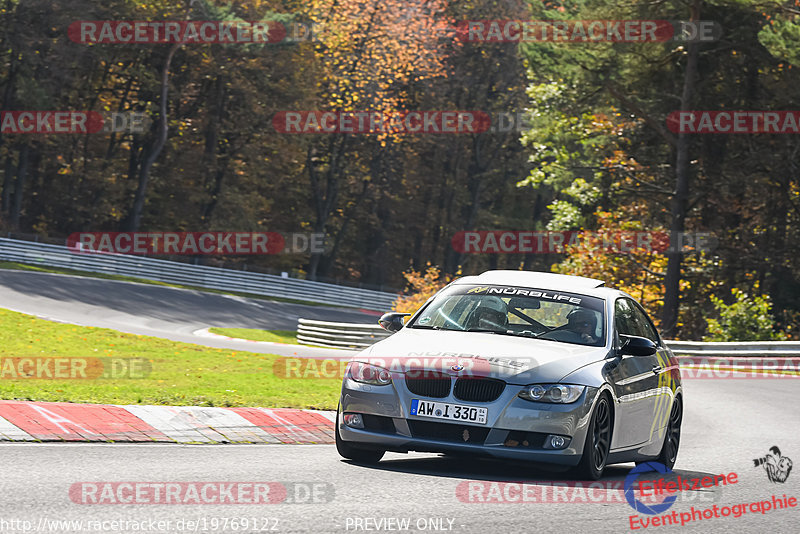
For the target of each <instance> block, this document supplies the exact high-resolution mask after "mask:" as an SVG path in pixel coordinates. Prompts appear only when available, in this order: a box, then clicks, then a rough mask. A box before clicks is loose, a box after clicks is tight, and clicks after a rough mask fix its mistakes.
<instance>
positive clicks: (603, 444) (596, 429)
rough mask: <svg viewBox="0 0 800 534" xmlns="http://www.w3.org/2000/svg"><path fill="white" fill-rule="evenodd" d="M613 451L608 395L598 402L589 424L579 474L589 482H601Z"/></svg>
mask: <svg viewBox="0 0 800 534" xmlns="http://www.w3.org/2000/svg"><path fill="white" fill-rule="evenodd" d="M610 450H611V402H610V401H609V400H608V395H605V394H603V395H601V396H600V398H599V399H598V400H597V404H596V405H595V407H594V412H593V413H592V419H591V421H590V423H589V431H588V433H587V434H586V441H585V442H584V445H583V456H581V461H580V463H579V464H578V473H579V474H580V475H581V476H583V477H585V478H586V479H588V480H599V479H600V477H602V476H603V470H604V469H605V468H606V462H607V461H608V453H609V451H610Z"/></svg>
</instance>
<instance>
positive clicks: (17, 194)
mask: <svg viewBox="0 0 800 534" xmlns="http://www.w3.org/2000/svg"><path fill="white" fill-rule="evenodd" d="M29 154H30V146H29V145H28V144H24V145H22V148H20V149H19V163H18V164H17V179H16V181H15V182H14V203H13V205H12V207H11V215H10V217H9V222H10V224H11V230H13V231H18V230H19V217H20V213H21V212H22V198H23V194H24V190H25V180H26V179H27V177H28V156H29Z"/></svg>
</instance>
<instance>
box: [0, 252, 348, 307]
mask: <svg viewBox="0 0 800 534" xmlns="http://www.w3.org/2000/svg"><path fill="white" fill-rule="evenodd" d="M0 269H9V270H14V271H36V272H41V273H55V274H69V275H73V276H83V277H85V278H100V279H102V280H118V281H121V282H136V283H139V284H148V285H151V286H164V287H175V288H178V289H191V290H194V291H203V292H205V293H216V294H218V295H234V296H237V297H245V298H249V299H259V300H271V301H274V302H286V303H288V304H304V305H306V306H321V307H328V308H332V307H336V308H353V307H352V306H347V305H344V304H342V305H336V306H334V305H333V304H324V303H321V302H308V301H306V300H298V299H287V298H283V297H267V296H265V295H255V294H253V293H242V292H238V291H222V290H220V289H209V288H205V287H198V286H190V285H186V284H170V283H167V282H159V281H156V280H147V279H146V278H137V277H135V276H123V275H119V274H103V273H91V272H88V271H78V270H75V269H64V268H62V267H46V266H43V265H29V264H27V263H16V262H13V261H0ZM353 309H357V308H353Z"/></svg>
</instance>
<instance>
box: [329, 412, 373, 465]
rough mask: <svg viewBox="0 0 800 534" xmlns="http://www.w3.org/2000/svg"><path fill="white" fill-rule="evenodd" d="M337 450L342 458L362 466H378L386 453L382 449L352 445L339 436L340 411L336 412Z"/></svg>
mask: <svg viewBox="0 0 800 534" xmlns="http://www.w3.org/2000/svg"><path fill="white" fill-rule="evenodd" d="M335 436H336V450H337V451H338V452H339V455H340V456H341V457H342V458H347V459H348V460H353V461H354V462H358V463H361V464H376V463H378V462H380V460H381V458H383V455H384V454H386V451H384V450H380V449H367V448H361V447H358V446H356V445H352V444H351V443H350V442H347V441H344V440H343V439H342V437H341V436H340V435H339V410H336V430H335Z"/></svg>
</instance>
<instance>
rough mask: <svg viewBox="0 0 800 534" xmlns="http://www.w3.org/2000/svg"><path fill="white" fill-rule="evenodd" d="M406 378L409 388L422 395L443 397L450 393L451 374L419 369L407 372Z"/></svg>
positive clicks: (412, 391)
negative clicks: (415, 371) (414, 371)
mask: <svg viewBox="0 0 800 534" xmlns="http://www.w3.org/2000/svg"><path fill="white" fill-rule="evenodd" d="M405 380H406V387H407V388H408V390H409V391H410V392H411V393H413V394H415V395H419V396H421V397H433V398H436V399H443V398H444V397H447V396H448V395H449V394H450V375H444V374H441V373H434V372H431V371H419V372H417V373H416V374H414V373H409V374H407V375H406V377H405Z"/></svg>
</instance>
